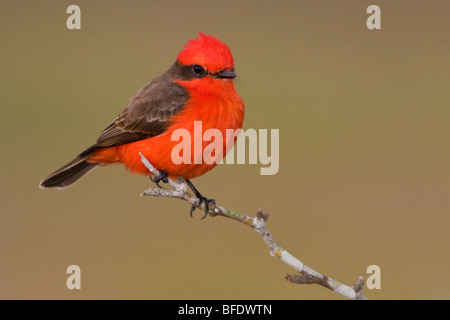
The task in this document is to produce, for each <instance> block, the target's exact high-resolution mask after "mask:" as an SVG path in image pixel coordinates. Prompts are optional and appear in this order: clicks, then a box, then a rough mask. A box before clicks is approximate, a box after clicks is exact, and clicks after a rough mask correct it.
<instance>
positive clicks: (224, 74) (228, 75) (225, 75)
mask: <svg viewBox="0 0 450 320" xmlns="http://www.w3.org/2000/svg"><path fill="white" fill-rule="evenodd" d="M214 76H215V77H216V78H219V79H233V78H236V74H235V73H234V72H233V71H231V70H227V69H224V70H222V71H219V72H216V73H215V74H214Z"/></svg>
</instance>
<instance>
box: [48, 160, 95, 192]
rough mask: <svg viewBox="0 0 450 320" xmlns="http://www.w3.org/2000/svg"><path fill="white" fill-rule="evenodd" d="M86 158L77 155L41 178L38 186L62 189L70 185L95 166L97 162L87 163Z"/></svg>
mask: <svg viewBox="0 0 450 320" xmlns="http://www.w3.org/2000/svg"><path fill="white" fill-rule="evenodd" d="M86 160H87V157H78V158H76V159H75V160H73V161H71V162H69V163H68V164H66V165H65V166H64V167H62V168H61V169H59V170H57V171H55V172H54V173H52V174H51V175H49V176H48V177H47V178H45V179H44V180H42V181H41V183H40V184H39V187H40V188H42V189H45V188H51V187H57V188H58V189H62V188H66V187H68V186H70V185H72V184H73V183H74V182H75V181H77V180H78V179H80V178H81V177H82V176H84V175H85V174H86V173H88V172H89V171H91V170H93V169H94V168H95V167H97V165H98V164H97V163H89V162H87V161H86Z"/></svg>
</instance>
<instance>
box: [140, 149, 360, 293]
mask: <svg viewBox="0 0 450 320" xmlns="http://www.w3.org/2000/svg"><path fill="white" fill-rule="evenodd" d="M140 155H141V158H142V162H143V163H144V164H145V166H146V167H147V168H148V169H149V171H150V172H151V173H153V174H154V175H155V177H158V176H160V172H159V171H158V170H157V169H156V168H155V167H153V166H152V164H151V163H150V162H149V161H148V160H147V159H146V158H145V157H144V156H143V155H142V154H140ZM169 184H170V186H171V187H172V188H173V189H163V188H150V189H148V190H146V191H144V192H143V193H142V194H141V195H143V196H152V197H166V198H178V199H181V200H183V201H186V202H188V203H189V204H190V205H194V206H196V207H197V208H199V209H201V210H205V204H204V203H201V204H199V199H198V198H197V197H195V196H193V195H191V194H189V193H188V192H187V187H186V184H185V183H184V181H183V179H182V178H179V179H178V181H173V180H171V179H169ZM209 214H210V216H212V217H215V216H222V217H225V218H229V219H233V220H236V221H239V222H241V223H243V224H245V225H247V226H249V227H251V228H253V229H254V230H255V231H256V232H258V233H259V234H260V235H261V237H262V238H263V240H264V242H265V243H266V245H267V247H268V248H269V251H270V255H272V256H273V257H277V258H279V259H280V260H281V261H283V262H284V263H286V264H287V265H289V266H291V267H292V268H294V269H295V270H296V271H297V272H299V273H300V274H296V275H294V274H288V275H286V277H285V278H286V280H288V281H289V282H291V283H298V284H319V285H321V286H323V287H325V288H327V289H330V290H333V291H334V292H336V293H338V294H340V295H342V296H344V297H346V298H349V299H353V300H367V298H366V297H365V296H364V295H363V293H362V290H363V287H364V278H363V276H362V275H360V276H359V277H358V281H357V283H356V284H355V285H354V286H353V287H349V286H347V285H345V284H342V283H341V282H339V281H336V280H334V279H332V278H330V277H327V276H324V275H322V274H321V273H319V272H317V271H315V270H313V269H311V268H310V267H308V266H307V265H306V264H304V263H303V262H301V261H300V260H299V259H297V258H296V257H294V256H293V255H291V254H290V253H289V252H288V251H286V250H285V249H283V248H282V247H281V246H280V245H279V244H278V243H276V242H275V240H274V239H273V237H272V235H271V234H270V232H269V230H268V229H267V227H266V221H267V220H268V218H269V215H268V214H266V213H263V212H262V211H261V209H258V211H257V213H256V216H255V217H250V216H248V215H246V214H243V213H240V212H237V211H234V210H230V209H227V208H224V207H222V206H219V205H216V206H215V207H214V208H209Z"/></svg>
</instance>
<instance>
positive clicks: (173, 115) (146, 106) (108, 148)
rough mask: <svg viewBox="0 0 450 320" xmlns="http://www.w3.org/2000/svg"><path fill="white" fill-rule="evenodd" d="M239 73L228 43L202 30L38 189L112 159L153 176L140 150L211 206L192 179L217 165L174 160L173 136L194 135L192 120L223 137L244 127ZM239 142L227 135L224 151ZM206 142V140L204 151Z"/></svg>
mask: <svg viewBox="0 0 450 320" xmlns="http://www.w3.org/2000/svg"><path fill="white" fill-rule="evenodd" d="M235 77H236V75H235V73H234V63H233V56H232V54H231V51H230V49H229V48H228V46H227V45H225V44H224V43H223V42H221V41H220V40H219V39H217V38H215V37H213V36H209V35H205V34H202V33H200V35H199V37H198V38H197V39H191V40H189V42H188V44H187V45H186V46H185V47H184V49H183V50H182V51H181V52H180V53H179V54H178V57H177V60H176V61H175V63H174V64H173V65H172V66H171V67H170V68H169V70H167V71H166V72H165V73H163V74H162V75H160V76H159V77H156V78H155V79H153V80H152V81H150V82H149V83H148V84H146V85H145V86H144V87H143V88H142V89H141V90H139V91H138V92H137V93H136V94H135V95H134V96H133V97H132V98H131V99H130V103H129V105H128V107H127V108H126V109H125V110H124V111H122V113H120V114H119V116H118V117H117V118H115V119H114V120H113V122H112V123H111V124H110V125H109V126H107V127H106V129H105V130H103V132H102V133H101V134H100V136H99V138H98V139H97V142H96V143H94V144H93V145H92V146H90V147H89V148H87V149H86V150H84V151H83V152H82V153H80V154H79V155H78V156H77V157H76V158H75V159H74V160H72V161H71V162H69V163H68V164H66V165H65V166H63V167H62V168H61V169H59V170H57V171H55V172H54V173H52V174H51V175H50V176H48V177H47V178H45V179H44V180H43V181H42V182H41V183H40V187H41V188H50V187H57V188H65V187H68V186H70V185H72V184H73V183H74V182H75V181H77V180H78V179H80V178H81V177H82V176H83V175H85V174H86V173H88V172H89V171H91V170H92V169H94V168H96V167H97V166H99V165H107V164H111V163H123V164H124V165H125V167H126V168H127V169H128V170H129V171H131V172H134V173H140V174H145V175H150V173H149V171H148V169H147V168H146V167H145V166H144V164H143V163H142V162H141V157H140V155H139V153H140V152H141V153H142V154H143V155H144V156H145V157H146V158H147V159H148V160H149V161H150V163H151V164H152V165H153V166H154V167H155V168H156V169H158V170H160V171H163V172H164V173H166V176H165V179H167V176H168V177H169V178H171V179H176V178H177V177H183V178H184V179H185V180H186V182H187V183H188V185H189V186H190V187H191V188H192V190H193V191H194V193H195V194H196V196H197V197H199V199H200V201H205V202H207V203H206V207H207V208H208V204H209V203H208V202H211V201H213V200H209V199H206V198H205V197H203V196H202V195H201V194H200V193H199V192H198V191H197V190H196V189H195V187H194V186H193V185H192V183H191V182H190V181H189V179H192V178H195V177H198V176H200V175H202V174H204V173H205V172H207V171H209V170H211V169H212V168H213V167H214V166H215V165H216V163H215V162H214V163H212V164H207V163H205V162H202V163H200V164H199V163H195V161H191V163H190V164H186V163H180V164H174V162H173V161H172V158H171V154H172V149H173V147H174V146H175V145H177V144H178V143H179V142H178V141H172V139H171V135H172V132H173V131H174V130H176V129H186V130H188V131H189V133H190V134H191V135H192V136H193V135H194V121H201V123H202V131H203V132H205V131H206V130H208V129H211V128H213V129H218V130H220V131H221V132H222V135H223V137H225V135H226V130H227V129H233V130H237V129H240V128H242V123H243V120H244V103H243V102H242V99H241V98H240V97H239V95H238V94H237V92H236V89H235V86H234V82H233V79H234V78H235ZM203 132H202V135H203ZM235 141H236V139H232V140H231V141H230V140H227V139H223V155H225V154H226V151H227V150H229V149H230V147H231V146H232V145H233V144H234V143H235ZM206 146H207V143H206V142H203V144H202V151H203V149H204V148H205V147H206ZM191 150H192V153H194V150H193V148H191ZM191 157H193V154H192V155H191ZM160 180H161V179H160ZM166 181H167V180H166ZM156 182H158V181H156ZM191 213H192V211H191Z"/></svg>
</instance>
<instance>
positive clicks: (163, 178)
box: [150, 170, 169, 188]
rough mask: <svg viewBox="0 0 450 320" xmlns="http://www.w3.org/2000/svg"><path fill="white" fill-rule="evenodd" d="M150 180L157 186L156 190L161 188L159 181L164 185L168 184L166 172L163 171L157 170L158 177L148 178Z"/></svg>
mask: <svg viewBox="0 0 450 320" xmlns="http://www.w3.org/2000/svg"><path fill="white" fill-rule="evenodd" d="M150 180H151V181H152V182H154V183H156V185H157V186H158V188H162V187H161V185H160V184H159V182H160V181H162V182H164V183H168V182H169V175H168V174H167V172H165V171H163V170H159V175H158V176H156V175H155V176H154V177H152V176H150Z"/></svg>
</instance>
